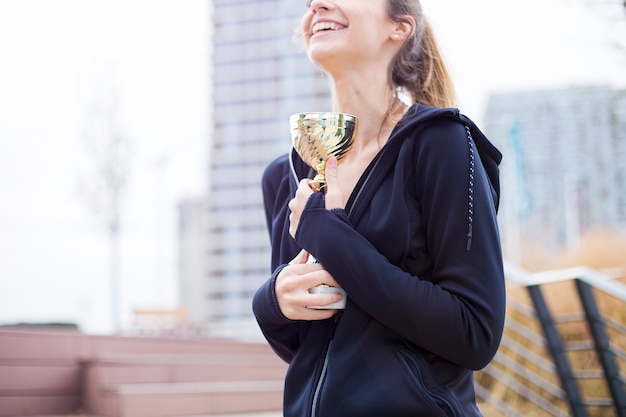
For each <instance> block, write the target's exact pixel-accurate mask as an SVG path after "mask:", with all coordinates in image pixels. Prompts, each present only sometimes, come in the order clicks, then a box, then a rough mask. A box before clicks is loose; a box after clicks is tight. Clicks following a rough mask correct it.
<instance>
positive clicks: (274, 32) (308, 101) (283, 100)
mask: <svg viewBox="0 0 626 417" xmlns="http://www.w3.org/2000/svg"><path fill="white" fill-rule="evenodd" d="M304 11H305V4H304V1H295V0H213V19H214V22H213V24H214V33H213V59H212V61H213V82H212V87H213V100H212V102H213V120H214V124H213V128H212V129H211V138H210V139H211V149H212V151H211V157H210V161H209V190H208V197H207V200H208V201H207V204H206V207H207V212H206V214H207V217H206V221H205V222H204V224H206V228H207V230H206V233H205V234H206V238H207V240H206V244H205V270H204V272H203V273H202V276H199V275H198V274H196V275H195V276H194V277H192V276H186V277H185V276H183V277H182V280H183V281H185V280H187V281H193V282H194V285H193V286H194V288H197V289H195V290H194V291H199V292H201V294H202V295H203V297H201V298H199V297H187V299H183V300H182V302H183V304H184V305H187V306H188V307H187V309H188V311H190V312H191V311H194V312H195V314H194V317H192V319H193V320H194V321H203V322H206V323H208V324H209V326H210V327H212V328H213V329H214V330H215V331H216V332H219V333H222V334H227V333H229V332H236V333H237V334H239V335H241V334H246V332H247V331H256V323H254V320H253V316H252V312H251V299H252V296H253V294H254V292H255V290H256V288H258V286H259V285H260V284H261V283H262V282H263V281H264V280H266V279H268V278H269V276H270V273H271V271H270V267H269V258H270V255H269V239H268V235H267V229H266V225H265V216H264V213H263V202H262V195H261V189H260V181H261V176H262V173H263V170H264V168H265V166H266V165H267V164H268V163H269V162H270V161H271V160H272V159H274V158H275V157H277V156H279V155H280V154H282V153H285V152H287V151H288V150H289V149H290V146H291V139H290V134H289V123H288V121H289V115H291V114H292V113H296V112H302V111H318V110H330V96H329V93H328V88H327V85H326V83H327V80H326V78H325V76H324V75H323V74H322V73H321V72H320V71H319V70H318V69H317V68H315V67H314V66H313V65H312V64H311V63H310V62H309V61H308V59H307V57H306V55H305V54H304V51H303V50H302V47H301V46H300V41H299V40H298V39H295V38H294V34H295V33H296V29H297V28H298V27H299V21H300V17H301V15H302V14H303V13H304ZM181 255H182V257H181V259H182V262H183V263H184V262H185V260H184V258H185V254H181ZM187 293H189V291H187ZM194 300H195V301H194ZM199 300H201V301H199ZM199 302H201V303H202V304H203V305H201V306H197V304H198V303H199ZM190 303H193V304H194V307H191V306H190V305H189V304H190ZM251 329H254V330H251Z"/></svg>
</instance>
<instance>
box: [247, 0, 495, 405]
mask: <svg viewBox="0 0 626 417" xmlns="http://www.w3.org/2000/svg"><path fill="white" fill-rule="evenodd" d="M301 28H302V36H303V41H304V45H305V48H306V51H307V54H308V56H309V58H310V60H311V61H312V62H313V63H315V64H316V65H318V66H319V67H321V68H322V69H323V70H324V71H325V72H326V73H327V74H328V77H329V79H330V83H331V88H332V98H333V111H337V112H344V113H349V114H353V115H355V116H357V117H358V119H359V131H358V135H357V137H356V138H355V144H354V146H353V148H352V150H351V152H350V153H349V154H348V156H347V157H346V158H345V159H344V160H343V161H342V163H341V165H339V166H337V162H336V160H335V159H334V158H331V160H329V161H328V163H327V167H326V181H327V185H326V187H327V192H326V195H324V194H322V193H312V191H311V190H310V188H309V186H308V184H307V182H308V180H307V177H309V176H310V175H311V173H312V170H311V169H310V168H309V167H308V166H306V164H305V163H304V162H303V161H302V160H301V159H300V158H299V157H298V156H297V155H296V154H295V153H294V152H293V151H292V152H291V154H290V155H284V156H282V157H280V158H278V159H277V160H275V161H273V162H272V163H271V164H270V165H269V166H268V167H267V169H266V172H265V175H264V177H263V192H264V202H265V208H266V214H267V224H268V228H269V232H270V238H271V243H272V270H273V275H272V277H271V279H269V280H268V281H267V282H266V283H265V284H264V285H263V286H262V287H261V288H259V289H258V291H257V293H256V294H255V297H254V302H253V309H254V313H255V316H256V318H257V321H258V323H259V325H260V328H261V330H262V331H263V333H264V335H265V337H266V338H267V340H268V341H269V343H270V344H271V346H272V347H273V349H274V350H275V351H276V353H277V354H278V355H279V356H280V357H281V358H283V359H284V360H285V361H287V362H288V363H289V370H288V372H287V376H286V381H285V392H284V415H285V416H287V417H292V416H293V417H295V416H298V417H301V416H319V417H329V416H340V417H351V416H355V417H356V416H358V417H365V416H375V417H390V416H411V417H418V416H465V417H467V416H479V415H480V412H479V410H478V408H477V407H476V403H475V393H474V387H473V371H472V370H477V369H481V368H483V367H484V366H485V365H487V363H488V362H489V361H490V360H491V358H492V357H493V355H494V354H495V352H496V350H497V348H498V345H499V342H500V337H501V334H502V328H503V322H504V310H505V293H504V277H503V268H502V256H501V249H500V243H499V236H498V228H497V222H496V209H497V205H498V197H499V183H498V164H499V162H500V158H501V155H500V153H499V152H498V151H497V150H496V149H495V148H494V147H493V146H492V145H491V144H490V143H489V142H488V141H487V139H486V138H485V137H484V136H483V135H482V133H480V131H479V130H478V129H477V128H476V127H475V125H474V124H473V123H472V122H471V121H470V120H469V119H467V118H466V117H464V116H462V115H460V114H459V112H458V111H457V110H456V109H453V108H448V107H450V106H452V105H453V104H454V94H453V89H452V86H451V82H450V79H449V76H448V73H447V71H446V69H445V66H444V64H443V63H442V60H441V56H440V54H439V52H438V51H437V47H436V44H435V42H434V39H433V36H432V33H431V30H430V27H429V26H428V24H427V23H426V21H425V20H424V17H423V16H422V11H421V7H420V4H419V2H418V0H312V1H308V2H307V10H306V13H305V14H304V16H303V18H302V22H301ZM401 94H403V97H404V96H407V97H410V99H411V102H412V103H413V104H412V105H411V106H407V105H405V104H404V103H403V101H402V100H400V98H399V96H400V95H401ZM290 159H291V161H290ZM309 254H311V255H312V256H314V257H315V258H316V260H317V263H307V259H308V257H309ZM319 284H327V285H330V286H335V287H341V288H343V290H345V292H346V294H347V305H346V307H345V310H336V309H314V308H309V307H307V306H325V305H330V304H333V303H335V302H337V301H340V300H341V299H342V296H341V295H340V294H312V293H311V292H310V291H309V290H310V289H311V288H313V287H316V286H318V285H319Z"/></svg>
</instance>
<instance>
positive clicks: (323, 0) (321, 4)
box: [309, 0, 333, 12]
mask: <svg viewBox="0 0 626 417" xmlns="http://www.w3.org/2000/svg"><path fill="white" fill-rule="evenodd" d="M332 6H333V5H332V2H330V1H328V0H311V3H310V4H309V8H310V9H311V10H313V11H315V12H316V11H318V10H320V9H325V10H329V9H331V8H332Z"/></svg>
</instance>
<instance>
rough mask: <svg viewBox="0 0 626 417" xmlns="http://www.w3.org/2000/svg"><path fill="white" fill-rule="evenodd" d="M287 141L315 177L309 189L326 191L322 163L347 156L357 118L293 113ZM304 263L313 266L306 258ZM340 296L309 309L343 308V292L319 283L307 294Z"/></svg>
mask: <svg viewBox="0 0 626 417" xmlns="http://www.w3.org/2000/svg"><path fill="white" fill-rule="evenodd" d="M289 124H290V127H291V140H292V142H293V147H294V149H295V150H296V152H297V153H298V155H300V158H302V160H303V161H304V162H306V163H307V164H308V165H309V166H310V167H311V168H313V169H314V170H315V171H316V173H317V175H316V176H315V178H313V179H312V180H310V181H309V187H311V189H312V190H313V191H315V192H318V193H319V192H322V193H324V192H326V178H325V176H324V172H325V170H326V161H327V160H328V158H330V157H331V156H334V157H336V158H337V164H339V163H340V162H341V161H342V160H343V159H344V157H345V156H346V155H347V154H348V152H349V151H350V149H351V148H352V144H353V143H354V138H355V136H356V133H357V118H356V116H353V115H351V114H346V113H333V112H318V113H313V112H310V113H296V114H293V115H291V117H289ZM307 263H317V260H316V259H315V257H313V256H312V255H309V260H308V262H307ZM336 292H338V293H341V294H343V299H342V300H341V301H338V302H336V303H333V304H328V305H324V306H309V308H313V309H344V308H346V298H347V295H346V292H345V291H344V290H343V289H342V288H339V287H331V286H329V285H326V284H320V285H318V286H316V287H313V288H309V293H311V294H327V293H336Z"/></svg>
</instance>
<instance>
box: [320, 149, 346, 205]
mask: <svg viewBox="0 0 626 417" xmlns="http://www.w3.org/2000/svg"><path fill="white" fill-rule="evenodd" d="M324 176H325V177H326V209H327V210H331V209H334V208H343V198H342V197H343V196H342V195H341V188H339V178H338V174H337V158H335V157H334V156H331V157H330V158H328V160H327V161H326V168H325V170H324Z"/></svg>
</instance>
